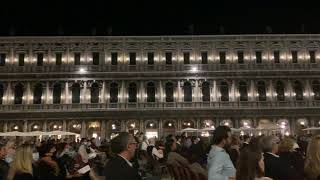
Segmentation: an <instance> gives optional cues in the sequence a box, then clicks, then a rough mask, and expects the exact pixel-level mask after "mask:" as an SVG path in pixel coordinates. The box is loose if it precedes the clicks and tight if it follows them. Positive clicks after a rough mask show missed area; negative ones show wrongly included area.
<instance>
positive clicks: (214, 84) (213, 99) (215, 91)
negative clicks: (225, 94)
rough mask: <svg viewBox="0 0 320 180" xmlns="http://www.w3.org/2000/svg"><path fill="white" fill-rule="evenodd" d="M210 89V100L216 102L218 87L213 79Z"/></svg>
mask: <svg viewBox="0 0 320 180" xmlns="http://www.w3.org/2000/svg"><path fill="white" fill-rule="evenodd" d="M212 86H213V87H212V90H211V94H212V98H211V101H213V102H216V101H218V88H217V81H216V80H213V81H212Z"/></svg>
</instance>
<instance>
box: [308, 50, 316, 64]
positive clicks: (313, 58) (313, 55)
mask: <svg viewBox="0 0 320 180" xmlns="http://www.w3.org/2000/svg"><path fill="white" fill-rule="evenodd" d="M309 56H310V63H316V52H315V51H309Z"/></svg>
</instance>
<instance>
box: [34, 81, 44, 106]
mask: <svg viewBox="0 0 320 180" xmlns="http://www.w3.org/2000/svg"><path fill="white" fill-rule="evenodd" d="M42 93H43V87H42V84H40V83H39V84H36V85H35V87H34V90H33V104H41V97H42Z"/></svg>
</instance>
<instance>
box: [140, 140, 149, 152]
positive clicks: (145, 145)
mask: <svg viewBox="0 0 320 180" xmlns="http://www.w3.org/2000/svg"><path fill="white" fill-rule="evenodd" d="M148 146H149V143H148V142H147V141H143V142H142V144H141V150H143V151H146V150H147V147H148Z"/></svg>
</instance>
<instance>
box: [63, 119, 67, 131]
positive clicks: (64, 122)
mask: <svg viewBox="0 0 320 180" xmlns="http://www.w3.org/2000/svg"><path fill="white" fill-rule="evenodd" d="M62 131H67V121H66V120H65V119H64V120H63V121H62Z"/></svg>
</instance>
